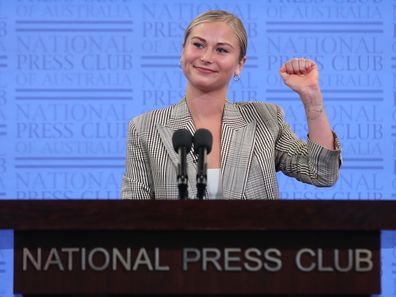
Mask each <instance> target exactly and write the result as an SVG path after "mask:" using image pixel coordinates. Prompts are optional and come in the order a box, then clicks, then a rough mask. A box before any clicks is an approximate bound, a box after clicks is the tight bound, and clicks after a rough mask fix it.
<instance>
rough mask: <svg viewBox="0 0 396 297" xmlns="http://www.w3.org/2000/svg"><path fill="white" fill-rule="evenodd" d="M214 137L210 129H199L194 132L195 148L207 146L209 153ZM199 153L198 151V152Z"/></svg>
mask: <svg viewBox="0 0 396 297" xmlns="http://www.w3.org/2000/svg"><path fill="white" fill-rule="evenodd" d="M212 143H213V137H212V133H210V131H209V130H208V129H203V128H202V129H198V130H197V131H196V132H195V134H194V149H195V150H198V149H199V148H205V149H206V152H207V153H208V154H209V153H210V151H211V150H212ZM196 153H197V152H196Z"/></svg>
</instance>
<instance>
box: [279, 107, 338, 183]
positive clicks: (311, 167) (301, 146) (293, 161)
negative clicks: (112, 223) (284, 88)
mask: <svg viewBox="0 0 396 297" xmlns="http://www.w3.org/2000/svg"><path fill="white" fill-rule="evenodd" d="M277 121H278V126H279V134H278V138H277V140H276V145H275V151H276V157H275V162H276V168H277V170H281V171H282V172H283V173H284V174H286V175H288V176H292V177H295V178H296V179H297V180H299V181H302V182H305V183H309V184H313V185H316V186H319V187H329V186H332V185H334V184H335V182H336V181H337V179H338V176H339V168H340V166H341V163H342V159H341V146H340V142H339V139H338V137H337V135H336V134H335V133H334V132H333V135H334V143H335V150H334V151H333V150H328V149H326V148H324V147H322V146H320V145H318V144H316V143H314V142H312V141H311V140H309V139H308V141H307V142H305V141H303V140H301V139H300V138H298V136H297V135H296V134H295V133H294V132H293V131H292V130H291V128H290V126H289V125H288V124H287V123H286V121H285V115H284V112H283V110H282V109H281V108H280V107H279V106H277Z"/></svg>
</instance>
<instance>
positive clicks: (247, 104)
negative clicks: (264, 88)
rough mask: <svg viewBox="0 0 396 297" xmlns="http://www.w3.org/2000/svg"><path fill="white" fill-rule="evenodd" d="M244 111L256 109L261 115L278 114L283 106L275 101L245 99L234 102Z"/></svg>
mask: <svg viewBox="0 0 396 297" xmlns="http://www.w3.org/2000/svg"><path fill="white" fill-rule="evenodd" d="M233 104H234V105H235V106H236V107H237V108H238V109H239V110H240V111H241V112H242V113H244V112H252V111H255V112H257V113H258V114H260V115H261V116H263V115H266V116H276V115H277V114H278V113H279V112H281V110H282V108H281V107H280V106H279V105H277V104H274V103H268V102H262V101H244V102H235V103H233Z"/></svg>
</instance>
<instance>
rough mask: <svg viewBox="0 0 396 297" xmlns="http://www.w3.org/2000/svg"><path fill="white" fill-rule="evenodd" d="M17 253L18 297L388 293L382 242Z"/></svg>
mask: <svg viewBox="0 0 396 297" xmlns="http://www.w3.org/2000/svg"><path fill="white" fill-rule="evenodd" d="M15 250H16V255H15V274H16V275H17V276H18V277H16V282H15V292H16V293H18V289H19V288H22V287H23V292H24V293H25V294H26V293H31V294H45V293H56V292H59V293H63V294H65V293H66V294H68V293H70V294H73V293H76V292H78V293H82V294H89V293H98V292H102V293H106V294H123V293H125V294H126V293H129V294H131V293H135V294H180V293H183V294H213V293H221V294H236V293H245V294H249V293H250V294H258V293H260V294H265V293H268V294H289V293H291V292H294V293H299V294H308V293H328V294H340V293H344V294H368V293H375V292H379V282H378V281H376V280H377V279H379V271H380V268H379V265H378V263H379V234H378V233H376V232H354V233H352V234H351V233H350V232H349V233H348V232H335V231H331V232H326V233H320V232H306V231H304V232H302V231H301V232H287V231H281V232H271V231H247V232H246V231H245V232H242V231H237V232H229V231H162V232H157V231H150V232H139V231H117V232H110V231H103V232H98V231H89V232H88V231H79V232H67V231H61V232H50V231H41V232H16V233H15ZM48 279H51V282H48Z"/></svg>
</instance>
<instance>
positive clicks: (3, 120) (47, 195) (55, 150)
mask: <svg viewBox="0 0 396 297" xmlns="http://www.w3.org/2000/svg"><path fill="white" fill-rule="evenodd" d="M217 8H218V9H225V10H229V11H231V12H234V13H235V14H237V15H238V16H240V17H241V19H242V20H243V21H244V23H245V25H246V28H247V31H248V34H249V48H248V60H247V61H248V62H247V65H246V68H245V69H244V71H243V73H242V76H241V80H240V81H239V82H232V83H231V89H230V93H229V99H230V100H236V101H243V100H260V101H269V102H273V103H277V104H279V105H281V106H282V107H283V108H284V109H285V111H286V114H287V119H288V121H289V122H290V124H291V125H292V127H293V128H294V130H295V131H296V133H298V134H299V135H300V136H301V137H303V138H306V131H307V127H306V124H305V115H304V112H303V108H302V105H301V103H300V101H299V99H298V97H297V96H296V95H295V94H293V93H292V92H290V91H289V90H288V89H287V88H286V87H285V86H284V85H283V83H282V80H281V78H280V76H279V74H278V71H279V68H280V66H281V65H282V63H283V62H284V61H286V60H287V59H289V58H292V57H308V58H311V59H314V60H315V61H317V63H318V65H319V70H320V76H321V87H322V89H323V94H324V97H325V103H326V109H327V112H328V116H329V119H330V121H331V124H332V127H333V128H334V130H335V131H336V132H337V134H338V135H339V137H340V139H341V141H342V145H343V156H344V166H343V168H342V171H341V176H340V180H339V181H338V183H337V184H336V185H335V186H334V187H332V188H326V189H323V188H315V187H313V186H309V185H305V184H301V183H299V182H296V181H294V180H292V179H290V178H287V177H286V178H285V177H284V176H283V175H282V174H279V182H280V191H281V195H282V197H283V198H284V199H395V198H396V141H395V140H396V124H395V120H396V96H395V90H396V1H390V0H311V1H310V0H306V1H301V0H278V1H271V0H266V1H264V0H257V1H254V0H250V1H249V0H247V1H237V0H227V1H210V0H205V1H184V0H179V1H176V0H167V1H154V0H145V1H138V0H52V1H51V0H46V1H44V0H19V1H9V0H0V144H1V145H0V199H6V198H13V199H64V198H67V199H76V198H83V199H119V197H120V187H121V177H122V174H123V168H124V157H125V137H126V132H127V122H128V120H129V119H131V118H132V117H134V116H136V115H138V114H140V113H142V112H144V111H147V110H151V109H154V108H159V107H164V106H167V105H169V104H171V103H174V102H177V101H178V100H179V99H180V98H181V97H182V96H183V94H184V86H185V80H184V78H183V75H182V73H181V69H180V68H179V66H178V63H179V58H180V52H181V43H182V38H183V32H184V28H185V27H186V25H187V24H188V23H189V22H190V21H191V20H192V19H193V18H194V17H195V16H196V15H197V14H199V13H200V12H203V11H205V10H208V9H217ZM395 217H396V215H395ZM12 240H13V233H12V231H6V230H3V231H1V232H0V297H5V296H11V295H12V274H13V272H12V265H13V264H12V262H13V258H12ZM382 259H383V266H382V287H383V293H382V295H381V296H387V297H388V296H396V232H384V233H383V234H382Z"/></svg>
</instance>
